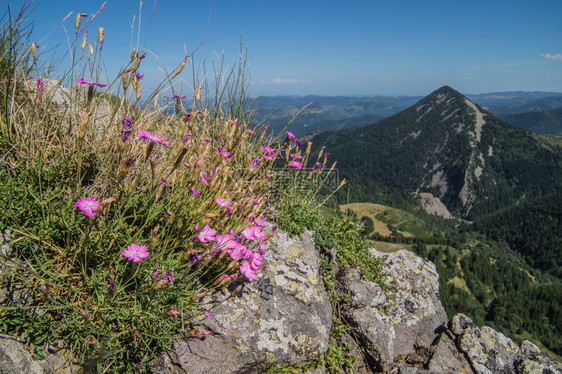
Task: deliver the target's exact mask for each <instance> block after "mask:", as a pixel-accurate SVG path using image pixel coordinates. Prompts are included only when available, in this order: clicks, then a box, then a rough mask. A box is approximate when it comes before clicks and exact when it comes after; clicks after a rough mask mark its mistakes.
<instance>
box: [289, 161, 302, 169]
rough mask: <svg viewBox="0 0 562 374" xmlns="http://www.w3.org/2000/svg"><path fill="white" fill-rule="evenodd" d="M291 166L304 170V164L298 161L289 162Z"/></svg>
mask: <svg viewBox="0 0 562 374" xmlns="http://www.w3.org/2000/svg"><path fill="white" fill-rule="evenodd" d="M289 166H290V167H293V168H297V169H302V163H301V162H298V161H289Z"/></svg>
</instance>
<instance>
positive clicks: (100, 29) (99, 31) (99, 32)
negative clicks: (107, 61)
mask: <svg viewBox="0 0 562 374" xmlns="http://www.w3.org/2000/svg"><path fill="white" fill-rule="evenodd" d="M104 33H105V30H104V29H103V27H101V26H100V27H98V43H100V49H101V45H102V44H103V34H104Z"/></svg>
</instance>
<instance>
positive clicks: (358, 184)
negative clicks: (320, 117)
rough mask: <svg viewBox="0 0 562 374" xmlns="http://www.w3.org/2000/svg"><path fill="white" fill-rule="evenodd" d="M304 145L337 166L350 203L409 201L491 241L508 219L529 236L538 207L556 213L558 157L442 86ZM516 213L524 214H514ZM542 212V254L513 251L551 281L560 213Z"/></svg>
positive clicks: (561, 266) (561, 254)
mask: <svg viewBox="0 0 562 374" xmlns="http://www.w3.org/2000/svg"><path fill="white" fill-rule="evenodd" d="M312 142H313V144H314V145H315V146H317V147H320V146H324V145H325V146H326V148H327V149H328V150H329V152H330V153H331V154H332V156H333V158H334V159H336V160H338V169H339V170H340V172H341V173H342V175H343V176H346V177H348V178H349V179H350V188H351V195H350V196H351V197H352V199H353V201H359V202H367V201H370V202H377V203H386V204H389V203H391V205H392V203H396V201H397V200H398V199H400V198H404V199H408V198H412V197H415V198H416V199H417V202H418V203H419V204H420V206H423V207H424V208H425V209H426V210H427V211H429V212H431V213H435V214H439V215H442V216H444V217H458V218H462V219H464V220H469V221H474V222H475V223H478V222H484V221H486V222H493V225H491V226H487V228H486V230H488V231H490V230H492V231H493V232H494V233H496V234H498V233H500V232H502V230H503V231H506V230H508V229H509V227H516V222H514V221H513V217H514V216H517V217H519V218H521V219H523V218H524V221H525V222H529V221H531V222H530V223H529V224H528V225H527V227H528V228H532V227H534V224H533V220H534V222H542V221H543V217H542V215H543V213H544V211H545V205H549V204H554V203H555V202H558V205H557V206H558V207H560V206H562V201H561V200H562V194H560V191H562V149H560V148H559V147H557V146H555V145H552V144H550V143H548V142H546V141H544V140H543V139H542V138H541V137H539V136H537V135H535V134H533V133H532V132H530V131H528V130H525V129H522V128H519V127H516V126H513V125H510V124H509V123H507V122H505V121H503V120H501V119H499V118H497V117H495V116H494V115H492V114H491V113H490V112H488V111H486V110H484V109H483V108H482V107H480V106H479V105H477V104H475V103H473V102H472V101H471V100H469V99H468V98H467V97H465V96H463V95H462V94H460V93H459V92H457V91H455V90H453V89H452V88H450V87H447V86H445V87H442V88H440V89H438V90H437V91H435V92H433V93H431V94H430V95H428V96H427V97H425V98H423V99H422V100H420V101H418V102H417V103H416V104H414V105H413V106H411V107H409V108H407V109H405V110H403V111H401V112H399V113H397V114H395V115H393V116H390V117H388V118H385V119H383V120H381V121H379V122H377V123H375V124H372V125H368V126H363V127H355V128H348V129H341V130H338V131H324V132H320V133H318V134H316V135H314V136H313V137H312ZM332 156H330V157H332ZM547 202H548V203H547ZM526 205H527V206H528V207H533V208H532V209H530V210H527V211H526V213H523V212H525V210H521V209H515V208H517V207H519V208H520V207H523V206H526ZM513 209H515V210H513ZM548 209H550V208H548ZM541 212H542V213H541ZM548 212H549V213H548V215H549V216H550V217H551V219H552V220H553V221H552V225H551V226H549V229H548V230H549V232H550V234H552V235H551V236H550V239H549V240H548V244H546V243H545V245H544V246H542V245H536V246H532V247H529V246H527V247H524V248H523V247H521V248H519V251H520V252H521V253H523V254H524V255H526V256H528V257H529V260H530V262H531V263H536V264H539V263H540V264H542V265H541V267H543V269H545V270H552V271H553V272H554V273H556V274H557V275H559V276H560V275H562V208H554V209H550V210H548ZM525 214H528V215H527V216H525ZM533 214H536V215H537V217H533ZM491 217H493V219H492V218H491ZM508 217H512V218H511V219H512V220H511V221H510V220H509V218H508ZM492 226H493V227H492ZM486 230H483V231H486ZM492 231H490V233H491V232H492ZM526 231H527V230H526ZM551 231H554V234H553V233H552V232H551ZM556 232H558V233H557V234H556ZM498 235H499V234H498ZM499 236H501V235H499ZM518 237H519V236H518ZM528 237H529V238H530V237H534V235H531V236H528ZM534 242H535V243H536V242H537V241H534ZM555 245H558V246H557V247H556V246H555ZM545 246H547V247H545ZM552 246H554V247H552ZM553 251H554V252H555V253H553ZM539 257H540V258H539ZM547 257H550V259H547ZM558 273H560V274H558Z"/></svg>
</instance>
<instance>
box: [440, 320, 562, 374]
mask: <svg viewBox="0 0 562 374" xmlns="http://www.w3.org/2000/svg"><path fill="white" fill-rule="evenodd" d="M446 333H448V334H449V335H450V336H452V337H453V338H454V342H455V346H456V348H458V351H459V352H461V353H463V354H464V356H465V358H466V360H468V362H469V363H470V366H471V368H472V371H473V372H475V373H478V374H492V373H494V374H495V373H516V374H523V373H545V374H546V373H562V364H560V363H557V362H555V361H553V360H552V359H550V358H549V357H548V356H547V355H546V354H544V353H542V352H541V351H540V349H539V348H538V347H537V346H536V345H534V344H533V343H531V342H529V341H524V342H523V343H522V344H521V346H518V345H517V344H515V343H514V342H513V341H512V340H511V339H509V338H507V337H506V336H505V335H504V334H502V333H501V332H498V331H496V330H494V329H492V328H490V327H487V326H484V327H478V326H476V324H475V323H474V322H472V320H471V319H470V318H468V317H467V316H465V315H464V314H458V315H456V316H455V317H454V318H453V320H452V322H451V323H450V324H449V329H448V331H447V332H446ZM438 360H439V355H435V356H434V358H432V361H433V362H437V361H438ZM430 367H431V365H430Z"/></svg>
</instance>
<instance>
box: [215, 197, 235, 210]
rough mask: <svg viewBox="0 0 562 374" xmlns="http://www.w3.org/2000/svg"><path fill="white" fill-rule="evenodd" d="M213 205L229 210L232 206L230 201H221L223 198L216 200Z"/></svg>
mask: <svg viewBox="0 0 562 374" xmlns="http://www.w3.org/2000/svg"><path fill="white" fill-rule="evenodd" d="M215 203H217V205H218V206H220V207H221V208H230V207H231V206H232V203H231V202H230V200H228V199H223V198H216V199H215Z"/></svg>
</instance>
